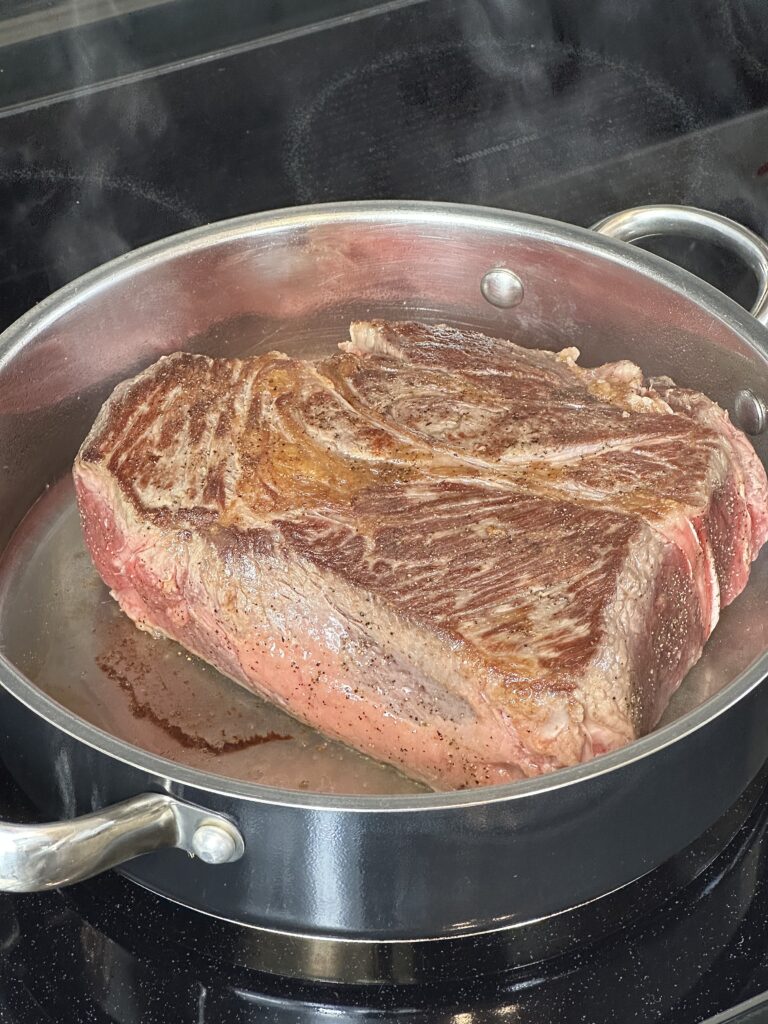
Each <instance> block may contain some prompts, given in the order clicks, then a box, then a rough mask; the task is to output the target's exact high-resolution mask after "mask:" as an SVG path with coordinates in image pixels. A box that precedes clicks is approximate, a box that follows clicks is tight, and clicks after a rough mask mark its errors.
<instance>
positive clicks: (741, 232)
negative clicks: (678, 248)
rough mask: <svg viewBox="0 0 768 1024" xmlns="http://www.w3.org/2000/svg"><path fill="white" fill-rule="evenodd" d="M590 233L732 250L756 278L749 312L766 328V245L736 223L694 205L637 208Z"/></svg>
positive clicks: (767, 270)
mask: <svg viewBox="0 0 768 1024" xmlns="http://www.w3.org/2000/svg"><path fill="white" fill-rule="evenodd" d="M593 230H594V231H597V232H598V233H599V234H601V235H607V236H608V237H609V238H616V239H618V240H619V241H621V242H637V241H639V240H640V239H641V238H653V237H655V236H658V235H684V236H686V237H688V238H699V239H702V240H704V241H708V242H713V243H715V244H716V245H722V246H724V247H725V248H727V249H730V250H732V251H733V252H735V253H736V254H737V255H738V256H740V257H741V259H743V260H744V262H745V263H746V264H747V266H749V267H750V268H751V269H752V270H753V271H754V273H755V276H756V277H757V287H758V292H757V298H756V299H755V303H754V305H753V306H752V309H751V310H750V312H751V314H752V316H753V317H755V319H756V320H759V321H760V323H761V324H765V325H766V326H768V245H767V244H766V243H765V242H764V241H763V239H762V238H760V237H759V236H758V235H756V234H755V233H754V232H753V231H750V230H749V229H748V228H745V227H743V226H742V225H741V224H738V223H737V222H736V221H735V220H730V219H729V218H728V217H723V216H722V215H721V214H719V213H711V212H710V211H709V210H699V209H697V208H696V207H695V206H671V205H663V206H661V205H660V206H636V207H634V209H631V210H623V211H622V212H621V213H614V214H613V215H612V216H610V217H606V218H605V220H601V221H599V222H598V223H597V224H594V225H593Z"/></svg>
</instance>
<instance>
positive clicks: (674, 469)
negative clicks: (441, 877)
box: [74, 322, 768, 789]
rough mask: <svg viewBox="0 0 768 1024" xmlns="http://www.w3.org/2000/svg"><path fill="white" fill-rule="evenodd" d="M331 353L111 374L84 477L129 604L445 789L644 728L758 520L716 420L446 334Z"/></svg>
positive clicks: (738, 575)
mask: <svg viewBox="0 0 768 1024" xmlns="http://www.w3.org/2000/svg"><path fill="white" fill-rule="evenodd" d="M340 348H341V349H342V350H343V351H341V352H339V353H338V354H337V355H335V356H332V357H330V358H328V359H326V360H324V361H321V362H315V363H312V362H306V361H302V360H296V359H289V358H288V357H287V356H285V355H282V354H280V353H270V354H268V355H263V356H260V357H258V358H251V359H245V360H238V359H209V358H207V357H205V356H198V355H189V354H184V353H178V354H176V355H172V356H167V357H164V358H162V359H160V360H159V361H158V362H157V363H155V364H154V365H153V366H151V367H150V368H149V369H148V370H146V371H144V372H143V373H141V374H140V375H139V376H138V377H136V378H134V379H133V380H131V381H128V382H126V383H124V384H121V385H120V386H119V387H118V388H117V389H116V390H115V392H114V393H113V395H112V397H111V398H110V399H109V401H108V402H107V403H106V404H105V406H104V408H103V409H102V411H101V413H100V415H99V417H98V419H97V421H96V423H95V425H94V427H93V429H92V431H91V433H90V435H89V437H88V438H87V440H86V441H85V443H84V444H83V447H82V449H81V451H80V453H79V455H78V458H77V461H76V463H75V470H74V472H75V480H76V485H77V494H78V501H79V504H80V510H81V515H82V520H83V526H84V530H85V537H86V541H87V544H88V547H89V549H90V551H91V554H92V556H93V559H94V562H95V564H96V567H97V568H98V571H99V572H100V574H101V576H102V577H103V578H104V580H105V581H106V583H107V584H108V586H109V587H110V588H111V590H112V593H113V595H114V597H115V598H116V599H117V600H118V601H119V603H120V606H121V607H122V609H123V610H124V611H125V612H126V613H127V614H128V615H129V616H130V617H131V618H132V619H133V620H134V621H135V622H136V624H137V625H138V626H140V627H141V628H143V629H147V630H150V631H152V632H156V633H160V634H164V635H166V636H169V637H172V638H173V639H174V640H177V641H179V642H180V643H182V644H183V645H184V646H185V647H187V648H188V649H189V650H190V651H192V652H194V653H195V654H197V655H199V656H200V657H202V658H204V659H205V660H206V661H208V662H210V663H211V664H212V665H214V666H215V667H216V668H218V669H219V670H220V671H221V672H223V673H225V674H226V675H228V676H231V677H232V678H233V679H235V680H237V681H238V682H240V683H242V684H243V685H244V686H247V687H249V688H251V689H252V690H254V691H256V692H258V693H260V694H262V695H264V696H265V697H267V698H268V699H269V700H271V701H274V702H275V703H277V704H279V705H280V706H281V707H283V708H285V709H286V710H287V711H288V712H290V713H291V714H292V715H295V716H296V717H297V718H300V719H302V720H303V721H305V722H308V723H309V724H310V725H312V726H315V727H316V728H318V729H320V730H321V731H322V732H324V733H326V734H327V735H329V736H332V737H335V738H338V739H340V740H343V741H344V742H345V743H348V744H350V745H351V746H353V747H356V748H357V749H359V750H361V751H364V752H365V753H368V754H370V755H372V756H373V757H376V758H379V759H381V760H383V761H388V762H390V763H392V764H394V765H397V766H399V767H400V768H401V769H402V770H403V771H404V772H406V773H407V774H409V775H411V776H413V777H415V778H417V779H421V780H424V781H426V782H427V783H429V784H430V785H432V786H434V787H435V788H439V789H449V788H455V787H465V786H481V785H489V784H493V783H498V782H504V781H507V780H510V779H515V778H520V777H523V776H531V775H536V774H539V773H541V772H546V771H550V770H552V769H555V768H559V767H562V766H565V765H571V764H574V763H577V762H579V761H583V760H586V759H588V758H590V757H592V756H593V755H595V754H599V753H602V752H604V751H608V750H611V749H614V748H616V747H618V746H621V745H622V744H624V743H627V742H628V741H630V740H632V739H633V738H635V737H637V736H639V735H641V734H642V733H644V732H646V731H647V730H649V729H650V728H652V727H653V726H654V725H655V724H656V722H657V721H658V719H659V717H660V716H661V714H662V712H663V710H664V708H665V706H666V704H667V702H668V700H669V698H670V695H671V694H672V692H673V691H674V690H675V688H676V687H677V686H678V685H679V683H680V681H681V680H682V678H683V676H684V675H685V673H686V672H687V670H688V669H689V668H690V667H691V665H692V664H693V663H694V662H695V661H696V659H697V658H698V657H699V655H700V654H701V650H702V646H703V644H704V642H705V640H706V639H707V637H708V636H709V634H710V632H711V631H712V629H713V628H714V626H715V624H716V622H717V619H718V614H719V610H720V608H721V606H722V605H724V604H726V603H728V602H729V601H731V600H733V598H734V597H736V596H737V594H738V593H739V592H740V591H741V589H742V588H743V587H744V585H745V583H746V580H747V576H748V571H749V564H750V561H751V560H752V559H753V558H754V557H755V556H756V555H757V552H758V550H759V548H760V546H761V545H762V543H763V541H764V540H765V538H766V534H767V533H768V489H767V485H766V477H765V472H764V470H763V467H762V465H761V464H760V462H759V461H758V459H757V457H756V455H755V453H754V451H753V449H752V447H751V446H750V445H749V443H748V442H747V441H746V439H745V438H744V437H743V435H741V434H740V433H739V432H738V431H737V430H736V429H735V428H734V427H733V426H732V425H731V424H730V422H729V420H728V417H727V415H726V414H725V413H724V412H723V411H722V410H721V409H719V408H718V407H717V406H716V405H715V404H714V403H712V402H711V401H710V400H709V399H707V398H705V397H704V396H703V395H700V394H698V393H695V392H689V391H685V390H683V389H679V388H676V387H675V385H674V384H673V383H672V382H671V381H669V380H667V379H663V380H660V381H656V382H653V381H652V382H650V383H646V382H644V380H643V377H642V374H641V372H640V370H639V369H638V368H637V367H636V366H634V365H633V364H632V363H629V362H620V363H613V364H609V365H606V366H601V367H598V368H597V369H593V370H587V369H583V368H581V367H579V366H578V365H577V362H576V359H577V356H578V352H577V351H576V350H575V349H568V350H565V351H563V352H560V353H551V352H544V351H535V350H529V349H524V348H520V347H518V346H516V345H514V344H512V343H511V342H508V341H501V340H497V339H493V338H488V337H485V336H483V335H480V334H476V333H472V332H468V331H464V330H457V329H452V328H449V327H446V326H440V327H427V326H424V325H420V324H415V323H401V324H396V323H383V322H371V323H356V324H353V325H352V328H351V341H350V342H346V343H344V344H342V345H341V346H340Z"/></svg>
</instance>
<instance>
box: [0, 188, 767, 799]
mask: <svg viewBox="0 0 768 1024" xmlns="http://www.w3.org/2000/svg"><path fill="white" fill-rule="evenodd" d="M352 219H353V220H354V222H355V223H358V224H359V223H360V222H361V221H364V222H367V223H369V224H372V225H376V224H380V225H381V226H382V227H387V226H390V225H391V224H392V223H393V222H395V223H409V222H417V221H422V222H423V221H425V220H426V221H432V222H434V223H435V225H438V224H439V225H442V226H445V225H446V224H447V223H448V222H449V221H453V222H456V221H459V222H461V223H462V224H464V225H466V226H470V225H471V224H472V223H473V222H474V223H475V224H477V225H482V226H483V227H486V228H488V227H492V228H493V229H495V230H496V231H501V232H502V233H503V231H504V229H505V228H506V230H507V231H508V232H509V233H510V234H514V235H515V237H525V236H526V235H528V236H535V237H536V238H537V239H540V240H541V239H542V238H543V239H544V240H545V241H549V242H552V243H554V244H558V245H560V246H562V247H564V248H568V249H570V250H571V251H573V252H575V253H577V254H578V253H581V254H585V255H586V254H588V255H592V256H595V255H597V256H598V257H600V258H604V259H606V260H608V261H609V262H612V263H618V264H621V265H622V266H624V267H626V268H628V269H629V270H632V271H633V272H635V273H639V274H642V275H643V276H645V277H648V278H650V279H651V280H653V281H655V282H656V283H659V284H662V285H664V286H666V287H670V288H674V289H675V290H678V291H681V290H682V291H683V293H684V294H685V297H686V298H688V299H690V300H691V301H693V302H695V303H696V304H697V305H699V306H700V307H702V308H703V309H705V310H706V311H707V312H708V313H709V314H710V315H712V316H714V317H715V318H717V319H718V320H720V321H722V322H724V323H725V324H726V326H728V328H729V329H730V330H732V331H734V332H735V333H736V334H737V335H738V336H739V337H740V339H741V340H742V341H743V342H744V343H746V345H747V346H748V347H749V348H751V349H752V350H753V351H754V353H755V355H756V356H757V357H759V358H761V359H762V360H763V361H765V362H768V330H766V328H764V327H763V326H762V325H761V324H759V323H758V322H757V321H756V320H754V319H753V318H752V317H751V316H750V315H749V313H748V312H747V311H746V310H744V309H742V307H740V306H739V305H738V304H737V303H735V302H734V301H733V300H731V299H730V298H728V297H727V296H725V295H724V294H722V293H721V292H718V291H717V289H715V288H714V287H712V286H711V285H709V284H706V283H705V282H704V281H701V280H700V279H699V278H697V277H695V276H694V275H692V274H690V273H689V272H688V271H685V270H683V269H682V268H679V267H677V266H675V265H674V264H672V263H669V262H668V261H666V260H664V259H662V258H661V257H658V256H655V255H654V254H652V253H648V252H645V251H644V250H641V249H638V248H636V247H633V246H631V245H628V244H626V243H623V242H617V241H615V240H613V239H610V238H606V237H604V236H601V235H598V234H596V233H595V232H592V231H590V230H589V229H588V228H583V227H579V226H576V225H572V224H567V223H564V222H560V221H556V220H552V219H549V218H544V217H538V216H535V215H532V214H523V213H515V212H514V211H508V210H498V209H493V208H490V207H480V206H470V205H466V204H458V203H433V202H422V201H419V200H366V201H351V202H343V203H329V204H314V205H309V206H297V207H289V208H286V209H282V210H274V211H272V210H270V211H264V212H260V213H255V214H246V215H244V216H240V217H236V218H232V219H229V220H225V221H218V222H215V223H213V224H208V225H203V226H201V227H197V228H193V229H191V230H189V231H185V232H181V233H179V234H176V235H171V236H168V237H167V238H163V239H160V240H159V241H156V242H152V243H150V244H149V245H146V246H143V247H141V248H139V249H136V250H132V251H131V252H129V253H126V254H124V255H122V256H118V257H117V258H116V259H114V260H111V261H109V262H108V263H105V264H103V265H101V266H99V267H96V268H94V269H93V270H91V271H89V272H88V273H87V274H85V275H83V276H81V277H79V278H77V279H76V280H74V281H72V282H70V283H69V284H67V285H65V286H64V287H62V288H60V289H59V290H58V291H56V292H54V293H53V294H52V295H50V296H48V297H47V298H46V299H44V300H43V301H42V302H40V303H38V305H36V306H35V307H33V308H32V309H31V310H29V311H28V312H27V313H25V314H24V315H23V316H22V317H20V318H19V319H18V320H17V321H15V323H13V324H11V326H10V327H8V328H7V330H6V331H4V332H3V333H2V335H0V371H2V369H3V368H4V367H5V366H6V365H7V363H8V362H9V361H11V360H12V359H13V358H14V356H15V354H16V353H17V352H18V351H20V350H21V349H22V348H23V346H24V344H25V343H26V341H27V339H28V337H29V335H30V334H32V335H34V334H36V333H39V332H40V331H41V330H43V329H45V328H46V327H48V326H50V324H52V323H54V322H55V321H56V320H57V319H58V318H59V317H60V316H62V315H64V314H65V313H66V312H67V311H68V310H70V309H71V308H73V307H74V306H76V305H78V304H80V303H81V302H83V301H85V300H87V299H88V298H89V296H91V295H93V294H95V293H97V292H98V291H100V290H101V289H102V288H105V287H107V286H108V285H109V284H110V282H112V281H113V280H115V279H116V278H120V277H121V276H128V275H129V274H130V273H132V272H134V271H136V270H138V269H140V268H142V267H143V266H146V265H147V264H151V263H154V262H157V261H158V257H160V258H161V259H160V262H162V261H163V260H166V259H170V258H173V257H175V256H177V255H179V254H180V253H181V252H183V251H188V252H194V251H196V250H199V249H202V248H206V249H207V248H211V247H213V246H215V245H221V244H224V243H226V242H227V241H231V240H232V239H234V238H238V237H247V236H248V235H249V234H250V233H252V232H253V231H254V230H258V231H259V232H260V233H263V232H265V231H281V230H285V229H286V228H289V227H304V226H307V225H308V224H309V223H310V222H311V223H312V224H313V225H321V224H333V223H344V222H346V221H351V220H352ZM761 335H762V337H761ZM762 557H765V554H763V556H762ZM767 674H768V651H766V652H764V653H763V654H762V655H761V656H760V657H759V658H757V659H756V660H755V661H754V662H753V663H752V664H751V665H750V666H748V667H747V668H746V669H745V670H744V671H743V672H741V673H740V674H739V675H738V676H737V677H736V678H735V679H734V680H732V681H731V682H730V683H728V684H727V685H726V686H724V687H723V689H722V690H720V691H719V692H718V693H716V694H713V696H711V697H710V698H709V699H708V700H706V701H705V702H704V703H702V704H701V705H700V706H699V707H697V708H694V709H693V710H692V711H689V712H687V713H686V714H685V715H682V716H681V717H680V718H679V719H677V720H676V721H674V722H671V723H670V724H669V725H666V726H663V727H662V728H660V729H658V730H656V731H654V732H651V733H650V734H649V735H647V736H644V737H642V738H640V739H638V740H634V741H633V742H632V743H629V744H627V745H626V746H624V747H621V748H620V749H618V750H616V751H613V752H611V753H609V754H603V755H601V756H600V757H597V758H594V759H593V760H592V761H588V762H585V763H582V764H578V765H574V766H572V767H569V768H562V769H558V770H557V771H555V772H553V773H551V774H549V775H545V776H539V777H536V778H531V779H525V780H520V781H516V782H511V783H505V784H502V785H497V786H489V787H481V788H478V789H473V790H454V791H448V792H431V793H418V794H407V795H381V796H360V795H353V794H338V795H331V794H323V793H305V792H299V791H294V790H287V789H279V788H276V787H270V786H265V785H262V784H259V783H255V782H247V781H243V780H239V779H228V778H227V777H225V776H219V775H216V774H214V773H213V772H207V771H203V770H202V769H197V768H191V767H187V766H185V765H181V764H179V763H178V762H175V761H171V760H169V759H167V758H164V757H161V756H159V755H156V754H151V753H149V752H148V751H145V750H143V749H142V748H140V747H137V746H134V745H133V744H131V743H128V742H127V741H125V740H121V739H118V738H117V737H115V736H112V735H111V734H109V733H107V732H106V731H104V730H102V729H100V728H98V727H97V726H94V725H91V724H90V723H89V722H86V721H85V720H84V719H82V718H80V717H79V716H77V715H75V714H74V713H73V712H71V711H68V710H67V709H66V708H64V707H63V706H62V705H60V704H58V703H57V702H56V701H54V700H53V698H51V697H49V696H47V695H46V694H45V693H43V691H42V690H40V689H38V688H37V687H36V686H35V685H34V683H32V682H31V681H30V680H29V679H27V678H26V677H25V676H24V675H23V674H22V673H20V672H19V671H18V669H17V668H16V667H15V666H14V665H13V664H12V663H11V662H10V661H9V660H8V659H7V658H6V657H5V656H4V655H3V654H2V653H1V652H0V685H2V686H3V688H4V689H5V690H6V691H7V692H8V693H10V694H11V696H12V697H14V698H15V699H17V700H19V701H20V702H21V703H22V704H24V705H25V706H26V707H27V708H29V709H30V710H31V711H32V712H33V713H35V714H36V715H38V716H39V717H41V718H43V719H44V720H45V721H46V722H48V723H49V724H50V725H52V726H53V727H55V728H57V729H59V730H60V731H62V732H64V733H65V734H67V735H69V736H70V737H71V738H73V739H75V740H77V741H78V742H80V743H83V744H84V745H86V746H88V747H90V748H92V749H94V750H96V751H98V752H99V753H101V754H103V755H105V756H107V757H110V758H112V759H114V760H118V761H121V762H123V763H125V764H127V765H130V766H131V767H133V768H135V769H139V770H141V771H143V772H146V773H147V774H149V775H150V776H152V777H154V778H155V779H157V780H161V782H162V785H163V786H164V787H165V788H166V789H167V790H169V789H170V788H172V787H174V786H175V787H186V786H188V787H191V788H194V789H196V790H199V791H201V792H205V793H212V794H217V795H221V796H227V797H234V798H237V799H243V800H246V801H249V802H250V803H254V804H270V805H280V806H285V807H295V808H300V809H307V810H326V811H332V812H347V813H349V812H355V813H380V812H398V813H403V812H423V811H434V810H444V811H448V810H451V809H454V808H455V809H463V808H468V807H472V806H485V805H487V804H489V803H504V802H507V801H515V800H521V799H526V798H528V797H533V796H538V795H540V794H543V793H545V792H546V793H551V792H554V791H557V790H560V789H564V788H567V787H570V786H572V785H577V784H579V783H581V782H586V781H587V780H590V779H595V778H597V777H599V776H602V775H607V774H609V773H612V772H615V771H619V770H621V769H622V768H625V767H628V766H629V765H631V764H634V763H635V762H637V761H641V760H644V759H645V758H647V757H650V756H651V755H653V754H655V753H657V752H659V751H661V750H663V749H665V748H666V747H668V746H670V745H672V744H673V743H675V742H677V741H679V740H682V739H684V738H685V737H687V736H689V735H691V734H692V733H694V732H697V731H698V730H699V729H702V728H704V727H706V726H707V725H708V724H709V723H711V722H712V721H713V720H715V719H716V718H719V717H720V715H722V714H724V713H725V712H726V711H728V710H729V709H730V708H731V707H732V706H734V705H735V704H736V703H738V702H739V701H740V700H742V699H743V698H744V697H746V696H747V694H749V693H750V692H751V691H752V690H753V689H754V688H755V687H757V686H758V685H760V683H761V682H762V681H763V679H764V678H765V676H766V675H767Z"/></svg>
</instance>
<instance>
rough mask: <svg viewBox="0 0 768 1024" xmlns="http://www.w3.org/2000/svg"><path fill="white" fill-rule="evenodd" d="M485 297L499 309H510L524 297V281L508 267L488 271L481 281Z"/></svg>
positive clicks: (481, 289) (481, 288)
mask: <svg viewBox="0 0 768 1024" xmlns="http://www.w3.org/2000/svg"><path fill="white" fill-rule="evenodd" d="M480 291H481V292H482V293H483V298H484V299H486V300H487V301H488V302H490V304H491V305H492V306H497V307H498V308H499V309H510V308H511V307H512V306H516V305H517V304H518V303H519V302H522V299H523V282H522V281H521V280H520V278H519V277H518V276H517V274H513V273H512V271H511V270H507V268H506V267H494V268H493V270H488V271H486V273H485V274H483V279H482V281H481V282H480Z"/></svg>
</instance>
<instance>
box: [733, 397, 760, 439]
mask: <svg viewBox="0 0 768 1024" xmlns="http://www.w3.org/2000/svg"><path fill="white" fill-rule="evenodd" d="M733 408H734V412H735V414H736V423H737V424H738V426H740V427H741V429H742V430H743V431H745V433H747V434H752V435H753V436H754V435H755V434H762V432H763V431H764V430H765V427H766V424H767V423H768V415H766V409H765V403H764V402H763V400H762V399H760V398H758V397H757V395H756V394H755V393H754V392H753V391H750V390H749V388H744V389H743V390H742V391H739V393H738V394H737V395H736V401H735V402H734V406H733Z"/></svg>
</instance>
